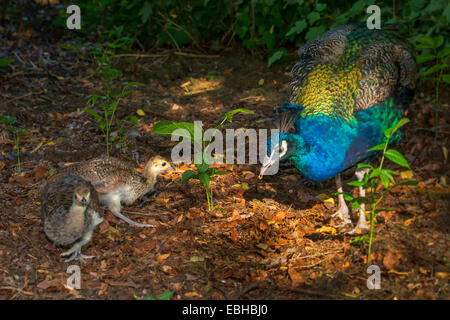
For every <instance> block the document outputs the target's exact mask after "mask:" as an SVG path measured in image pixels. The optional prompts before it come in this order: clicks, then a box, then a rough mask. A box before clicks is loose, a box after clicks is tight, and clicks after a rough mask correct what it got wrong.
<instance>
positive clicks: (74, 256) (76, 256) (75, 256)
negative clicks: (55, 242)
mask: <svg viewBox="0 0 450 320" xmlns="http://www.w3.org/2000/svg"><path fill="white" fill-rule="evenodd" d="M66 256H70V257H69V258H67V259H66V260H64V262H69V261H72V260H78V261H80V262H84V263H86V262H87V261H86V260H85V259H92V258H95V256H86V255H84V254H82V253H81V248H71V249H70V250H68V251H66V252H63V253H61V257H66Z"/></svg>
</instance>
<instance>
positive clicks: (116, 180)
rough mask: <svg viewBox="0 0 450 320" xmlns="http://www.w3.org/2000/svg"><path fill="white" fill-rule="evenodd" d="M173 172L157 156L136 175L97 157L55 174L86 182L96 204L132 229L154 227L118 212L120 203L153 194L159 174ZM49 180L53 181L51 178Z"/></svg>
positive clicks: (124, 165) (122, 164)
mask: <svg viewBox="0 0 450 320" xmlns="http://www.w3.org/2000/svg"><path fill="white" fill-rule="evenodd" d="M166 170H173V168H172V166H171V165H170V163H169V161H167V160H166V159H164V158H163V157H160V156H155V157H153V158H151V159H150V160H149V161H148V162H147V164H146V166H145V168H144V171H143V174H142V175H141V174H139V173H137V172H136V171H135V170H134V169H133V168H132V167H131V166H130V165H128V164H127V163H125V162H123V161H120V160H118V159H116V158H113V157H100V158H95V159H91V160H87V161H83V162H80V163H77V164H74V165H71V166H69V167H67V168H65V169H64V170H63V172H61V173H59V174H57V175H56V176H58V175H61V174H73V175H77V176H80V177H82V178H83V179H86V180H87V181H89V182H90V183H92V185H93V186H94V188H95V190H96V191H97V193H98V194H99V200H100V203H101V204H102V205H103V206H104V207H105V208H106V209H108V210H109V211H111V212H112V213H113V214H114V215H115V216H117V217H118V218H120V219H122V220H124V221H126V222H127V223H129V224H130V225H132V226H136V227H154V226H153V225H150V224H142V223H137V222H135V221H133V220H131V219H129V218H127V217H125V216H124V215H123V214H122V213H121V210H122V204H125V205H131V204H132V203H134V202H135V201H136V200H137V199H139V198H145V197H146V195H147V194H149V193H151V192H152V191H154V187H155V184H156V182H157V177H158V175H159V174H160V173H161V172H164V171H166ZM51 179H54V178H53V177H51Z"/></svg>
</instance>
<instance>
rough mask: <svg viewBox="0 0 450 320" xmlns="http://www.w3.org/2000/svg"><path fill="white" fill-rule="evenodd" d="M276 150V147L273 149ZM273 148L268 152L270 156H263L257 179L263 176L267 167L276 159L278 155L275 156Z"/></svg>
mask: <svg viewBox="0 0 450 320" xmlns="http://www.w3.org/2000/svg"><path fill="white" fill-rule="evenodd" d="M275 150H276V149H275ZM275 150H274V151H272V153H271V154H270V157H268V156H265V157H264V161H263V164H262V167H261V170H260V172H259V176H258V178H259V179H262V178H263V175H264V173H265V172H266V171H267V169H269V168H270V167H271V166H272V165H273V164H274V163H275V162H276V161H278V160H279V159H278V157H276V156H275Z"/></svg>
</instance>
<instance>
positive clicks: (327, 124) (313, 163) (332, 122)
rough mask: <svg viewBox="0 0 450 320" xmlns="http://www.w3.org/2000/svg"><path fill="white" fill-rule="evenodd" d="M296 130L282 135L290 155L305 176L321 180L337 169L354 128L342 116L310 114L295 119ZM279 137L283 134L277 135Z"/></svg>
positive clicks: (331, 174)
mask: <svg viewBox="0 0 450 320" xmlns="http://www.w3.org/2000/svg"><path fill="white" fill-rule="evenodd" d="M295 129H296V133H290V134H285V135H286V136H285V138H284V139H285V140H286V141H287V142H288V146H289V153H288V154H287V157H288V158H290V159H291V160H292V161H293V163H294V166H295V167H296V169H297V170H298V171H299V172H300V173H301V174H302V175H304V176H306V177H307V178H308V179H310V180H313V181H317V182H320V181H325V180H327V179H330V178H332V177H334V176H335V175H336V174H338V173H339V172H341V171H342V170H343V169H345V168H344V167H343V164H344V162H345V158H346V152H347V150H348V149H349V147H350V145H351V144H352V142H353V140H354V138H355V136H356V134H357V128H356V126H355V127H352V126H351V125H350V124H349V123H347V122H346V121H344V120H342V119H338V118H335V117H330V116H327V115H314V116H307V117H302V118H299V119H297V121H296V122H295ZM281 138H282V139H283V137H281Z"/></svg>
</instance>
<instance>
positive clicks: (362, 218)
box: [349, 168, 369, 234]
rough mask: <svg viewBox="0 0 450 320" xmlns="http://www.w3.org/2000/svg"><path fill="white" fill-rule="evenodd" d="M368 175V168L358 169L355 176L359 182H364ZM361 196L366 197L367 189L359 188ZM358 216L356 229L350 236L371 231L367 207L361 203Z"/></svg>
mask: <svg viewBox="0 0 450 320" xmlns="http://www.w3.org/2000/svg"><path fill="white" fill-rule="evenodd" d="M368 173H369V169H368V168H358V169H356V172H355V175H356V178H357V179H358V181H363V179H364V176H365V175H366V174H368ZM359 196H360V197H365V196H366V189H364V188H363V187H359ZM358 215H359V219H358V223H357V224H356V227H355V228H354V229H353V230H352V231H350V232H349V234H353V233H357V232H360V233H363V232H364V231H367V230H369V226H368V225H367V221H366V205H365V204H364V203H361V205H360V206H359V208H358Z"/></svg>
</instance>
